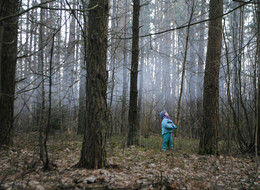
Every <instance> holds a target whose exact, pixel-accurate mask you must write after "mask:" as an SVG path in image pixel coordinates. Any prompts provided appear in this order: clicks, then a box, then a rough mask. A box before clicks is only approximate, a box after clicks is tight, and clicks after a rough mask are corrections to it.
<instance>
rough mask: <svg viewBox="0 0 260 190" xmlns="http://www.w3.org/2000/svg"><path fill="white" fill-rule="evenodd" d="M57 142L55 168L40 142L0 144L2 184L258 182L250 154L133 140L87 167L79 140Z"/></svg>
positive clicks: (238, 185) (251, 185) (252, 185)
mask: <svg viewBox="0 0 260 190" xmlns="http://www.w3.org/2000/svg"><path fill="white" fill-rule="evenodd" d="M49 143H50V144H53V142H49ZM59 143H62V144H59ZM54 144H55V145H56V147H57V146H58V147H59V148H55V147H52V148H50V151H49V154H50V159H51V161H52V162H53V163H54V164H55V165H56V166H57V167H56V168H55V169H53V170H51V171H44V170H43V169H42V167H43V165H42V164H41V163H40V162H38V161H37V159H38V155H37V146H36V145H35V146H34V147H33V145H28V144H27V145H20V146H15V145H14V146H13V147H12V148H9V149H5V150H0V154H1V158H0V172H1V173H0V189H1V188H2V189H7V190H12V189H38V190H45V189H147V190H148V189H149V190H151V189H259V188H260V175H259V174H258V170H257V169H256V163H255V158H254V157H250V156H237V157H235V156H231V155H229V156H227V155H220V156H212V155H198V154H194V153H189V154H188V153H184V152H181V151H168V152H160V151H158V150H154V149H147V148H140V147H135V146H132V147H130V148H120V147H113V149H111V148H109V146H107V147H108V148H107V153H109V154H108V157H107V165H108V167H107V168H103V169H96V170H88V169H83V168H74V167H73V166H74V165H75V164H76V163H77V162H78V161H79V157H80V150H81V142H80V141H75V140H74V141H73V142H70V143H69V144H66V143H64V142H61V141H60V142H55V143H54ZM58 144H59V145H58ZM30 146H31V147H30Z"/></svg>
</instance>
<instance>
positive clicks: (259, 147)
mask: <svg viewBox="0 0 260 190" xmlns="http://www.w3.org/2000/svg"><path fill="white" fill-rule="evenodd" d="M256 12H257V14H256V15H257V23H258V24H257V48H256V51H257V52H256V64H257V66H258V71H257V74H258V85H257V88H258V89H257V112H256V113H257V114H256V130H255V153H256V158H257V159H256V160H257V164H259V160H258V157H257V155H259V154H260V77H259V76H260V4H258V5H257V7H256Z"/></svg>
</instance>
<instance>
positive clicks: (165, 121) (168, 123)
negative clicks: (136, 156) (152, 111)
mask: <svg viewBox="0 0 260 190" xmlns="http://www.w3.org/2000/svg"><path fill="white" fill-rule="evenodd" d="M159 116H160V117H161V119H162V122H161V127H162V138H163V142H162V147H161V148H162V151H163V152H165V151H166V150H167V148H168V149H169V150H173V138H172V133H173V129H177V126H176V125H175V124H174V123H173V122H172V120H171V119H170V117H169V114H168V113H167V111H162V112H160V113H159Z"/></svg>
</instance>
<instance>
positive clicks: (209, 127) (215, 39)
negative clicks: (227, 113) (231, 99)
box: [199, 0, 223, 154]
mask: <svg viewBox="0 0 260 190" xmlns="http://www.w3.org/2000/svg"><path fill="white" fill-rule="evenodd" d="M222 14H223V0H210V11H209V19H210V21H209V32H208V47H207V56H206V68H205V75H204V91H203V120H202V128H201V137H200V149H199V153H201V154H218V117H219V113H218V112H219V103H218V98H219V66H220V56H221V41H222V17H220V15H222ZM217 16H219V18H216V17H217Z"/></svg>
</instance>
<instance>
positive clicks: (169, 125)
mask: <svg viewBox="0 0 260 190" xmlns="http://www.w3.org/2000/svg"><path fill="white" fill-rule="evenodd" d="M161 125H162V135H164V134H165V133H172V132H173V129H177V126H176V125H174V123H173V122H172V120H170V119H167V118H163V120H162V124H161Z"/></svg>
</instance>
